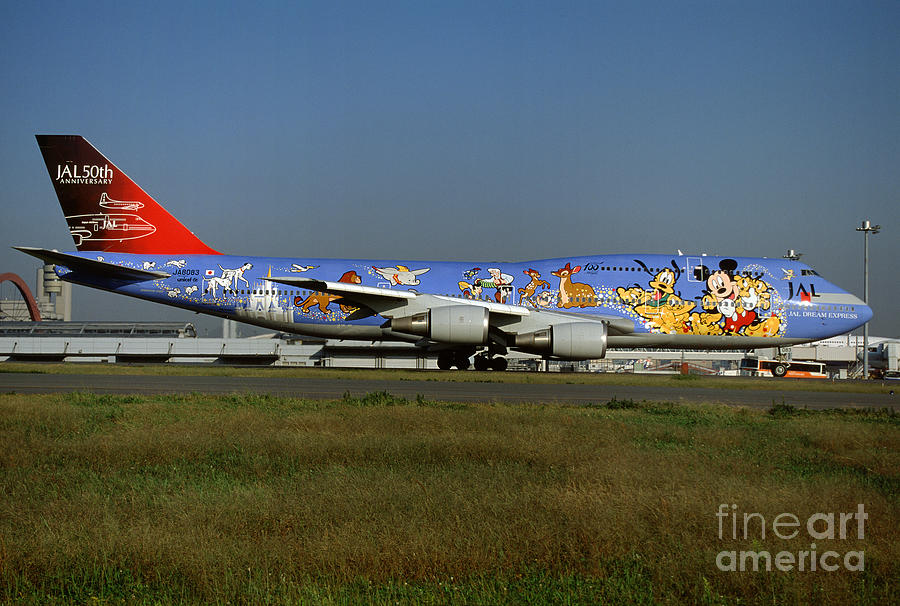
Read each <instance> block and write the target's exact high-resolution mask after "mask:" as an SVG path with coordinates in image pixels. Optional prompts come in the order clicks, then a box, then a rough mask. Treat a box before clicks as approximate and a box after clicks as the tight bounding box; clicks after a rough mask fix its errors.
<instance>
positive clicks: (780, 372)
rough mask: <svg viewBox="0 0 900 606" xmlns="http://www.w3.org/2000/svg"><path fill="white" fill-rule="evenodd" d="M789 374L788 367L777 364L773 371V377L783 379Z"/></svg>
mask: <svg viewBox="0 0 900 606" xmlns="http://www.w3.org/2000/svg"><path fill="white" fill-rule="evenodd" d="M786 374H787V366H786V365H785V364H776V365H775V367H774V368H773V369H772V376H773V377H778V378H779V379H780V378H782V377H783V376H784V375H786Z"/></svg>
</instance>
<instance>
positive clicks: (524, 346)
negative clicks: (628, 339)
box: [515, 322, 606, 360]
mask: <svg viewBox="0 0 900 606" xmlns="http://www.w3.org/2000/svg"><path fill="white" fill-rule="evenodd" d="M515 347H516V348H517V349H521V350H522V351H527V352H529V353H538V354H548V355H551V356H553V357H555V358H561V359H563V360H591V359H595V358H602V357H604V356H605V355H606V324H603V323H600V322H566V323H564V324H554V325H553V326H551V327H549V328H544V329H543V330H537V331H535V332H529V333H525V334H520V335H516V339H515Z"/></svg>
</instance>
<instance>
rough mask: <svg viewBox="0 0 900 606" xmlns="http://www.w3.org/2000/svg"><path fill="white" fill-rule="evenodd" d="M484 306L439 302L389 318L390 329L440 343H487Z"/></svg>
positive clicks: (486, 312) (487, 324)
mask: <svg viewBox="0 0 900 606" xmlns="http://www.w3.org/2000/svg"><path fill="white" fill-rule="evenodd" d="M489 316H490V312H488V310H487V308H485V307H480V306H477V305H442V306H441V307H433V308H431V309H429V310H428V311H425V312H422V313H418V314H414V315H412V316H407V317H405V318H394V319H392V320H391V325H390V326H391V330H394V331H397V332H403V333H407V334H410V335H420V336H423V337H428V338H429V339H434V340H435V341H440V342H442V343H465V344H468V345H483V344H485V343H487V338H488V326H489V325H490V323H489V321H488V319H489Z"/></svg>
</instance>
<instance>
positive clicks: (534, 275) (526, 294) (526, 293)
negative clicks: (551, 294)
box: [519, 269, 550, 301]
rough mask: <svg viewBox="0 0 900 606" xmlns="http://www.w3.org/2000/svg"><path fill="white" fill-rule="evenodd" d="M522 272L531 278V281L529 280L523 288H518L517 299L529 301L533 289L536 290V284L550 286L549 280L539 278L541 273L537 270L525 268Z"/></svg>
mask: <svg viewBox="0 0 900 606" xmlns="http://www.w3.org/2000/svg"><path fill="white" fill-rule="evenodd" d="M522 273H523V274H525V275H526V276H528V277H529V278H531V282H529V283H528V284H527V285H526V286H525V288H520V289H519V299H520V300H521V301H531V297H532V296H533V295H534V291H536V290H537V287H538V286H543V287H544V288H550V283H549V282H547V281H546V280H541V274H540V272H539V271H538V270H536V269H526V270H524V271H523V272H522Z"/></svg>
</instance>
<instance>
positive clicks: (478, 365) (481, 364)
mask: <svg viewBox="0 0 900 606" xmlns="http://www.w3.org/2000/svg"><path fill="white" fill-rule="evenodd" d="M466 353H467V352H464V351H444V352H441V353H440V354H438V359H437V365H438V368H440V369H441V370H450V369H451V368H453V367H454V366H455V367H456V368H458V369H459V370H467V369H468V368H469V365H470V364H469V356H468V355H466ZM470 355H471V354H470ZM474 359H475V370H496V371H498V372H503V371H504V370H506V368H507V366H508V365H509V363H508V362H507V361H506V358H504V357H503V356H493V357H491V356H489V355H487V354H478V355H477V356H475V358H474Z"/></svg>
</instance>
